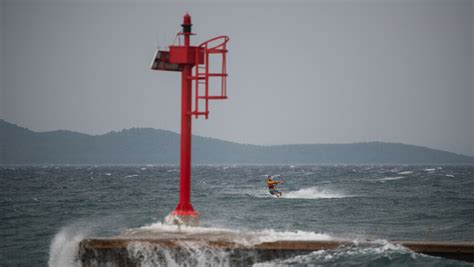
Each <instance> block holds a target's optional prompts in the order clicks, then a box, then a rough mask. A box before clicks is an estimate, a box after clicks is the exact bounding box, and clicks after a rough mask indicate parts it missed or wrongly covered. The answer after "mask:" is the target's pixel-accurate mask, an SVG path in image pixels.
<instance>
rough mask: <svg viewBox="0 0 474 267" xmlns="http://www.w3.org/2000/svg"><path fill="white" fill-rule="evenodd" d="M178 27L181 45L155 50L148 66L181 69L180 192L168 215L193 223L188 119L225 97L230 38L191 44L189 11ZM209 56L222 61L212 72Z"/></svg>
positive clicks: (195, 214)
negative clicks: (214, 82)
mask: <svg viewBox="0 0 474 267" xmlns="http://www.w3.org/2000/svg"><path fill="white" fill-rule="evenodd" d="M181 26H182V27H183V29H182V31H180V32H178V34H177V37H178V40H180V37H183V38H184V43H183V45H181V42H180V43H179V44H178V45H171V46H169V51H162V50H158V51H157V53H156V54H155V58H154V60H153V62H152V65H151V69H153V70H165V71H179V72H181V150H180V193H179V202H178V205H177V206H176V209H175V210H174V211H173V212H172V213H171V214H170V215H171V217H172V218H171V221H172V222H173V223H184V224H190V225H196V224H198V220H199V213H198V212H196V211H195V210H194V209H193V206H192V205H191V124H192V123H191V119H192V116H195V117H196V118H198V117H199V116H204V117H205V118H206V119H207V118H208V116H209V100H219V99H227V66H226V63H227V62H226V54H227V48H226V46H227V42H228V41H229V37H227V36H218V37H215V38H212V39H210V40H208V41H206V42H203V43H201V44H200V45H198V46H192V45H191V40H190V39H191V38H190V37H191V35H194V34H193V33H192V31H191V26H192V24H191V16H190V15H189V14H188V13H186V14H185V15H184V17H183V24H182V25H181ZM211 56H214V58H215V57H216V56H217V57H218V58H217V60H220V61H221V64H220V68H219V71H216V72H211V68H210V65H211ZM193 68H194V71H193ZM211 79H220V87H221V90H220V92H218V93H217V94H211V93H210V91H211V88H210V86H209V84H210V80H211ZM193 85H194V94H193V90H192V89H193ZM193 97H194V101H193ZM203 102H204V103H203Z"/></svg>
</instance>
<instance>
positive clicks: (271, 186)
mask: <svg viewBox="0 0 474 267" xmlns="http://www.w3.org/2000/svg"><path fill="white" fill-rule="evenodd" d="M266 183H267V187H268V191H269V192H270V194H272V195H276V196H277V197H281V196H282V195H283V194H282V193H281V192H280V191H278V190H277V188H276V185H277V184H279V183H281V181H275V180H273V179H272V176H271V175H268V177H267V181H266Z"/></svg>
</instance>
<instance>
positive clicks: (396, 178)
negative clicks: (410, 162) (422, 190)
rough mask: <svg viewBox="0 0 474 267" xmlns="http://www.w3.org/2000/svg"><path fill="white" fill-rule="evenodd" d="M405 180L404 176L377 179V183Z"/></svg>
mask: <svg viewBox="0 0 474 267" xmlns="http://www.w3.org/2000/svg"><path fill="white" fill-rule="evenodd" d="M404 178H406V177H405V176H395V177H384V178H382V179H379V181H382V182H385V181H395V180H400V179H404Z"/></svg>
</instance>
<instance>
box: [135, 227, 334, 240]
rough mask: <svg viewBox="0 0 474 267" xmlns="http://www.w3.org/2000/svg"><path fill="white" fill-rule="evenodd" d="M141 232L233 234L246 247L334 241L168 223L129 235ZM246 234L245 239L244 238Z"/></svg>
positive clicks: (315, 236)
mask: <svg viewBox="0 0 474 267" xmlns="http://www.w3.org/2000/svg"><path fill="white" fill-rule="evenodd" d="M140 231H146V232H155V233H160V232H166V233H181V234H206V233H209V234H233V236H240V235H241V234H242V238H238V239H237V240H235V241H236V242H237V243H242V244H244V243H245V244H246V245H254V244H258V243H262V242H273V241H280V240H306V241H308V240H332V239H333V238H332V237H331V236H330V235H329V234H326V233H316V232H308V231H300V230H296V231H277V230H274V229H263V230H257V231H245V232H243V231H240V230H232V229H227V228H221V227H191V226H184V225H183V226H180V227H178V226H177V225H171V224H166V223H161V222H157V223H153V224H149V225H145V226H142V227H140V228H137V229H131V230H129V231H128V232H127V233H128V234H135V233H138V232H140ZM244 234H245V237H244Z"/></svg>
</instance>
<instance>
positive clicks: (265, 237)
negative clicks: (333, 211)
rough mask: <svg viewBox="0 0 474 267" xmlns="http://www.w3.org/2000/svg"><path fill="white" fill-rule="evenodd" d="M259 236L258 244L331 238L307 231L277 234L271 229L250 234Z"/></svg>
mask: <svg viewBox="0 0 474 267" xmlns="http://www.w3.org/2000/svg"><path fill="white" fill-rule="evenodd" d="M252 234H255V235H257V236H259V238H258V241H259V242H275V241H281V240H303V241H316V240H317V241H321V240H324V241H325V240H332V239H333V238H332V237H331V236H330V235H328V234H325V233H315V232H307V231H300V230H297V231H294V232H293V231H284V232H279V231H275V230H273V229H265V230H260V231H256V232H252Z"/></svg>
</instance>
